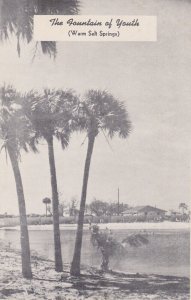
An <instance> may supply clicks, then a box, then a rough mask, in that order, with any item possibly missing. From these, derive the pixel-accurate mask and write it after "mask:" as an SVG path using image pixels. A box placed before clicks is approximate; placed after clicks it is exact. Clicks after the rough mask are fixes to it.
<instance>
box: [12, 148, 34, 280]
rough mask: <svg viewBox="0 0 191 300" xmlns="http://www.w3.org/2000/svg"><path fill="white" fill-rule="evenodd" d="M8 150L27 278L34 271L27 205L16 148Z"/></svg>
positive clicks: (24, 272) (22, 257)
mask: <svg viewBox="0 0 191 300" xmlns="http://www.w3.org/2000/svg"><path fill="white" fill-rule="evenodd" d="M7 150H8V153H9V157H10V160H11V165H12V168H13V173H14V177H15V183H16V189H17V197H18V204H19V215H20V239H21V260H22V274H23V277H25V278H27V279H31V278H32V271H31V260H30V245H29V235H28V227H27V217H26V207H25V198H24V191H23V184H22V179H21V173H20V169H19V164H18V159H17V157H16V154H15V152H14V150H13V149H11V147H10V146H8V147H7Z"/></svg>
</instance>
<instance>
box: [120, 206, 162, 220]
mask: <svg viewBox="0 0 191 300" xmlns="http://www.w3.org/2000/svg"><path fill="white" fill-rule="evenodd" d="M165 213H166V211H165V210H163V209H160V208H157V207H154V206H150V205H146V206H135V207H133V208H129V209H127V210H125V211H124V212H122V215H123V216H134V217H136V216H137V217H147V218H153V219H158V218H162V217H164V216H165Z"/></svg>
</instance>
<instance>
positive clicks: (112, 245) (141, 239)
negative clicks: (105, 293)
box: [91, 225, 148, 272]
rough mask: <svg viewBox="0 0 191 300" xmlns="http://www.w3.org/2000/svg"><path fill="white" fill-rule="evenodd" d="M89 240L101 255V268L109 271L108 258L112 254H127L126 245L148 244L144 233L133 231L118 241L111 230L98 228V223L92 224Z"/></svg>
mask: <svg viewBox="0 0 191 300" xmlns="http://www.w3.org/2000/svg"><path fill="white" fill-rule="evenodd" d="M91 242H92V244H93V245H94V246H95V247H97V248H98V249H99V251H100V252H101V255H102V263H101V270H102V271H103V272H107V271H109V260H110V258H111V257H112V256H115V255H117V256H119V257H120V256H121V257H123V256H124V255H126V254H127V246H128V245H129V246H132V247H138V246H141V245H144V244H148V239H147V237H146V235H142V234H140V233H137V234H136V233H133V234H130V235H128V236H127V237H126V238H125V239H123V240H122V241H118V240H117V239H116V238H115V237H114V236H113V233H112V231H111V230H109V229H108V228H106V229H105V230H100V229H99V226H98V225H93V226H92V228H91Z"/></svg>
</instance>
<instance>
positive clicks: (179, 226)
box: [0, 221, 190, 230]
mask: <svg viewBox="0 0 191 300" xmlns="http://www.w3.org/2000/svg"><path fill="white" fill-rule="evenodd" d="M99 227H100V229H105V228H106V227H107V228H109V229H112V230H116V229H117V230H123V229H124V230H127V229H132V230H134V229H135V230H155V229H157V230H190V223H183V222H167V221H166V222H161V223H136V222H135V223H107V224H104V223H99ZM28 228H29V230H52V229H53V225H52V224H50V225H29V226H28ZM76 228H77V225H76V224H61V225H60V229H66V230H76ZM4 229H12V230H20V228H19V226H15V227H2V228H0V230H4ZM84 229H85V230H88V229H89V225H88V224H84Z"/></svg>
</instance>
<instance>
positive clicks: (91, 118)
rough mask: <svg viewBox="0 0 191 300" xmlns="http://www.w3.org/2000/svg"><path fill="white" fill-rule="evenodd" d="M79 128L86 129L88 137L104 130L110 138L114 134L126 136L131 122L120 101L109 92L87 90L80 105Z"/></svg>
mask: <svg viewBox="0 0 191 300" xmlns="http://www.w3.org/2000/svg"><path fill="white" fill-rule="evenodd" d="M79 125H80V128H81V129H82V130H84V129H85V130H87V131H88V137H91V136H94V137H96V136H97V134H98V133H99V131H103V132H106V133H107V135H108V136H109V137H110V138H112V137H113V136H114V135H115V134H118V135H119V137H122V138H126V137H127V136H128V134H129V132H130V128H131V123H130V121H129V119H128V114H127V111H126V109H125V106H124V104H123V103H122V102H119V101H118V100H117V99H115V98H114V97H113V96H112V95H111V94H110V93H108V92H106V91H99V90H89V91H88V92H87V93H86V95H85V100H84V101H83V102H82V105H81V119H80V124H79Z"/></svg>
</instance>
